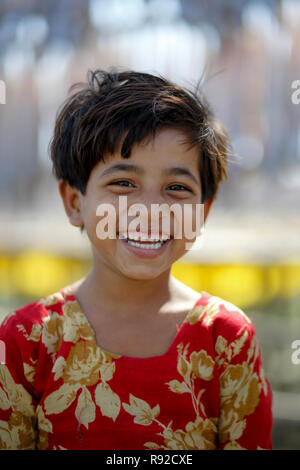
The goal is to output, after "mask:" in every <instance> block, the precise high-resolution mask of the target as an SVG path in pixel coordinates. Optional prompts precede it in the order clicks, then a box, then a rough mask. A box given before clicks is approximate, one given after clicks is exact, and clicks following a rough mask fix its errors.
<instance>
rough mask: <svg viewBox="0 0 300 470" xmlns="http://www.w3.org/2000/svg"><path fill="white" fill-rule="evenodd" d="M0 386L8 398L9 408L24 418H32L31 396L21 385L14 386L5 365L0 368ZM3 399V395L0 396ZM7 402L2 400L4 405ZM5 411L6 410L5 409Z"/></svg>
mask: <svg viewBox="0 0 300 470" xmlns="http://www.w3.org/2000/svg"><path fill="white" fill-rule="evenodd" d="M0 385H1V386H2V387H3V390H4V391H5V392H6V394H7V397H9V403H10V406H11V407H12V409H13V410H14V411H19V412H20V413H23V414H25V415H26V416H30V417H32V416H34V407H33V405H32V398H31V395H30V394H29V393H28V392H27V390H25V388H24V387H23V385H20V384H16V383H15V382H14V379H13V377H12V375H11V373H10V371H9V369H8V368H7V366H6V365H4V364H2V365H1V367H0ZM1 396H2V397H3V398H4V395H3V394H2V395H1ZM5 404H6V405H7V401H6V400H4V405H5ZM5 409H8V408H7V407H6V408H5Z"/></svg>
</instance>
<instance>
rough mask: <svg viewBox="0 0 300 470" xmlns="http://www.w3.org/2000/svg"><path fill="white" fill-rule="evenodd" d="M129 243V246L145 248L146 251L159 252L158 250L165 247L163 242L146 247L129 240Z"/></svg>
mask: <svg viewBox="0 0 300 470" xmlns="http://www.w3.org/2000/svg"><path fill="white" fill-rule="evenodd" d="M127 243H128V244H129V245H132V246H136V247H138V248H144V249H146V250H157V249H158V248H160V247H161V246H162V245H163V242H161V243H151V244H150V243H149V244H147V245H145V244H142V243H138V242H133V241H131V240H127Z"/></svg>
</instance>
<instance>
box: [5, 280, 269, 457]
mask: <svg viewBox="0 0 300 470" xmlns="http://www.w3.org/2000/svg"><path fill="white" fill-rule="evenodd" d="M0 340H2V341H4V343H5V346H6V363H5V364H1V365H0V449H50V450H51V449H54V450H55V449H57V450H59V449H84V450H85V449H105V450H112V449H114V450H123V449H126V450H140V449H142V450H151V449H165V450H169V449H170V450H196V449H208V450H217V449H230V450H231V449H237V450H239V449H247V450H257V449H272V448H273V447H272V426H273V415H272V391H271V388H270V385H269V382H268V380H267V378H266V376H265V374H264V369H263V365H262V358H261V350H260V346H259V344H258V341H257V336H256V333H255V329H254V326H253V323H252V321H251V319H250V318H248V316H247V315H246V314H245V313H244V312H243V311H242V310H240V309H239V308H237V307H236V306H235V305H233V304H231V303H229V302H226V301H224V300H222V299H221V298H219V297H216V296H212V295H210V294H208V293H206V292H201V293H199V300H198V301H197V302H196V303H195V305H194V308H193V309H192V310H191V311H190V312H189V313H188V315H187V316H186V318H185V320H184V321H183V323H182V324H181V325H180V326H179V327H178V328H177V334H176V336H175V338H174V340H173V342H172V344H171V346H170V348H169V349H168V351H167V352H166V354H163V355H160V356H153V357H147V358H134V357H128V356H124V355H120V354H115V353H112V352H109V351H106V350H104V349H103V348H101V347H100V346H99V345H97V343H96V337H95V334H94V331H93V329H92V327H91V325H90V323H89V321H88V319H87V317H86V316H85V314H84V313H83V312H82V310H81V308H80V306H79V304H78V302H77V300H76V298H75V296H74V295H73V294H72V291H71V290H70V287H69V286H67V287H65V288H63V289H61V290H60V291H58V292H57V293H55V294H53V295H49V296H48V297H45V298H43V299H40V300H38V301H35V302H32V303H30V304H28V305H26V306H25V307H22V308H20V309H17V310H16V311H14V312H11V313H9V314H8V315H7V316H6V317H5V319H4V320H3V322H2V324H1V326H0Z"/></svg>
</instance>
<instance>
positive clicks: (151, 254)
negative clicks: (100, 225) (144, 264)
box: [120, 238, 171, 258]
mask: <svg viewBox="0 0 300 470" xmlns="http://www.w3.org/2000/svg"><path fill="white" fill-rule="evenodd" d="M120 242H121V243H123V245H125V246H126V248H127V249H128V250H129V251H131V252H132V253H133V254H135V255H138V256H140V257H141V258H155V257H156V256H159V255H161V254H162V253H163V252H164V251H165V250H166V249H167V247H168V246H169V244H170V242H171V239H170V240H167V241H166V243H164V244H163V245H162V246H161V247H160V248H157V249H149V248H139V247H137V246H133V245H130V244H129V243H127V242H126V241H125V240H124V239H123V238H121V239H120Z"/></svg>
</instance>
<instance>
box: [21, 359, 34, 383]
mask: <svg viewBox="0 0 300 470" xmlns="http://www.w3.org/2000/svg"><path fill="white" fill-rule="evenodd" d="M35 362H37V361H35ZM23 369H24V375H25V377H26V379H27V380H28V382H29V383H31V384H34V376H35V367H34V365H31V364H26V362H24V363H23Z"/></svg>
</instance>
